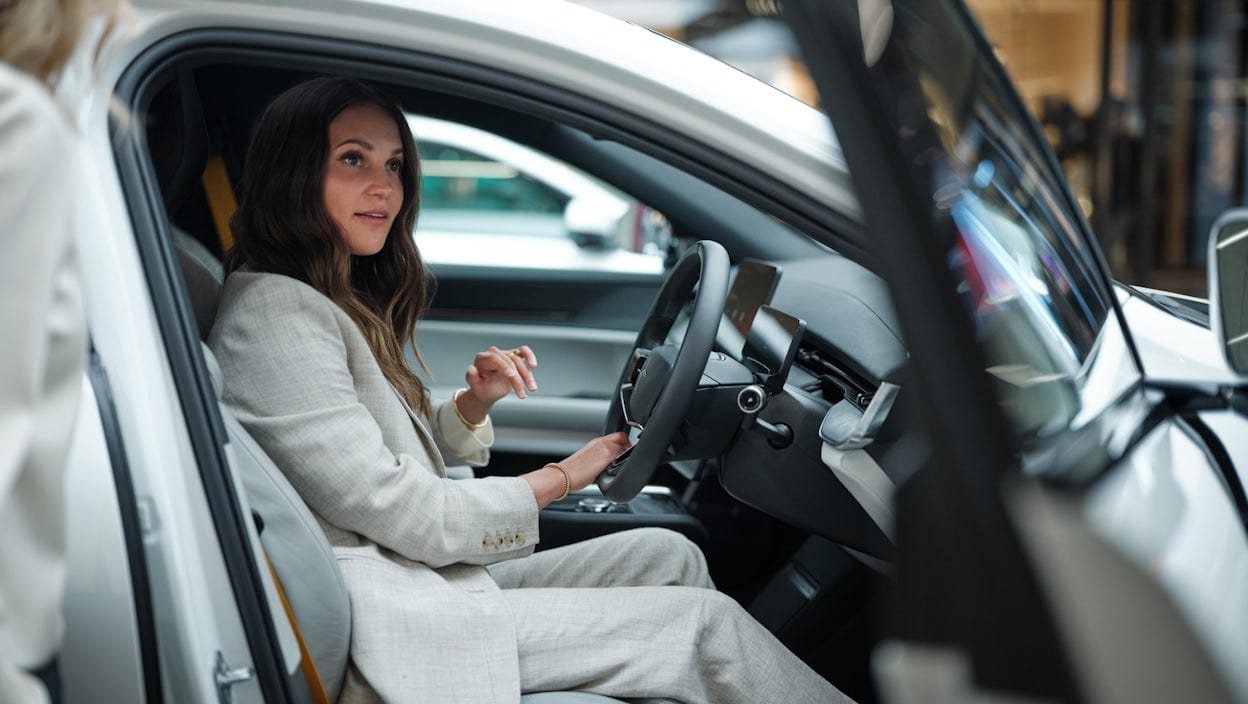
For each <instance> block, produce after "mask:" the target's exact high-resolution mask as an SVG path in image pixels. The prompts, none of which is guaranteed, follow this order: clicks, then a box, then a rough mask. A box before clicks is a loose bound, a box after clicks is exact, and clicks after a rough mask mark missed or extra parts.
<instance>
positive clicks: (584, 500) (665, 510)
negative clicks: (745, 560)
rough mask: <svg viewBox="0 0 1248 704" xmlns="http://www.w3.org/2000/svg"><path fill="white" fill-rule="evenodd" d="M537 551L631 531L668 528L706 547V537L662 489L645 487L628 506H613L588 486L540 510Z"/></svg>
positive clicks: (699, 524)
mask: <svg viewBox="0 0 1248 704" xmlns="http://www.w3.org/2000/svg"><path fill="white" fill-rule="evenodd" d="M538 522H539V524H538V530H539V531H540V533H541V542H540V543H539V544H538V550H542V549H549V548H553V547H559V546H560V545H567V544H569V543H574V542H577V541H580V540H587V539H589V538H594V537H597V536H600V535H606V534H607V533H614V532H617V531H621V530H628V529H630V528H643V527H647V526H650V527H660V528H670V529H672V530H674V531H676V532H678V533H681V534H682V535H684V536H685V537H687V538H689V539H690V540H692V541H693V542H695V543H697V544H698V545H699V546H702V547H706V544H707V542H708V539H709V534H708V533H707V531H706V526H704V525H702V521H700V520H698V519H697V518H696V517H695V516H693V515H692V514H690V513H689V511H688V510H687V509H686V508H685V504H684V502H682V501H681V500H680V497H678V496H676V494H675V493H674V492H673V491H672V490H671V489H669V488H667V487H665V486H647V487H645V488H643V489H642V490H641V493H640V494H638V495H637V496H636V498H634V499H633V500H632V501H629V502H628V503H622V504H621V503H615V502H614V501H611V500H610V499H608V498H607V497H605V496H603V495H602V492H601V491H599V490H598V487H596V486H594V485H592V484H591V485H590V486H588V487H586V488H584V489H582V490H580V491H577V492H573V493H571V494H568V495H567V496H566V497H565V498H563V499H560V500H559V501H555V502H553V503H551V504H550V505H549V506H547V507H546V508H544V509H542V511H541V513H540V514H539V516H538Z"/></svg>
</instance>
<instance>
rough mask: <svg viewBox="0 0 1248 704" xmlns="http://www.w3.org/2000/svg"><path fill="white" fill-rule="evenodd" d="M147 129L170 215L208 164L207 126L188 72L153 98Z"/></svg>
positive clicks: (179, 76)
mask: <svg viewBox="0 0 1248 704" xmlns="http://www.w3.org/2000/svg"><path fill="white" fill-rule="evenodd" d="M146 126H147V143H148V147H149V149H150V151H151V155H152V165H153V166H154V167H156V177H157V179H158V180H159V182H160V188H161V196H162V198H163V199H164V201H165V208H166V209H167V210H168V211H169V212H170V213H173V212H176V211H177V210H178V208H179V207H180V206H181V205H182V202H183V201H184V200H185V199H186V197H187V195H189V194H190V193H191V192H192V190H193V189H194V188H195V186H196V184H198V183H199V181H200V178H201V177H202V176H203V173H204V167H205V166H206V165H207V164H208V154H209V144H208V126H207V124H206V123H205V122H204V110H203V106H202V105H201V103H200V100H199V89H198V88H197V87H196V85H195V79H194V78H193V77H192V75H191V71H190V70H189V69H181V70H179V71H178V73H177V75H176V76H174V78H173V80H171V81H170V82H169V84H168V85H166V86H165V87H164V88H162V89H161V90H160V92H158V93H157V94H156V96H155V97H153V98H152V102H151V105H150V107H149V108H148V111H147V125H146Z"/></svg>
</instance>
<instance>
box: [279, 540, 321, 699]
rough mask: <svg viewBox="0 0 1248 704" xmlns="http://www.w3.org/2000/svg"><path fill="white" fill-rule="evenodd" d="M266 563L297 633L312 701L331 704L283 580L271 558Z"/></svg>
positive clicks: (283, 606)
mask: <svg viewBox="0 0 1248 704" xmlns="http://www.w3.org/2000/svg"><path fill="white" fill-rule="evenodd" d="M264 561H265V563H266V564H268V566H269V574H271V575H273V586H275V587H277V596H278V598H279V599H281V600H282V608H283V609H286V618H287V619H289V620H290V629H291V630H292V631H294V632H295V640H296V641H297V642H298V643H299V658H300V660H301V662H302V663H303V677H304V679H306V680H307V681H308V689H309V690H310V691H311V692H312V701H314V702H316V704H329V697H328V696H326V695H325V686H324V685H322V684H321V675H320V673H319V672H317V671H316V663H315V662H313V661H312V654H311V653H309V652H308V644H307V643H305V642H304V640H303V634H302V633H300V632H299V623H298V622H297V621H295V612H294V610H293V609H291V608H290V602H289V601H286V590H284V589H282V580H280V579H278V578H277V571H276V570H274V569H273V563H272V562H270V561H269V556H268V555H265V556H264Z"/></svg>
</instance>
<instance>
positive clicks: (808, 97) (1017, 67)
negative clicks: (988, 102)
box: [580, 0, 1248, 296]
mask: <svg viewBox="0 0 1248 704" xmlns="http://www.w3.org/2000/svg"><path fill="white" fill-rule="evenodd" d="M965 1H966V2H967V5H968V6H969V7H970V8H971V11H972V12H973V13H974V14H975V15H976V17H977V18H978V20H979V22H980V24H981V26H982V27H983V29H984V32H985V34H986V35H987V37H988V40H989V41H990V42H991V43H992V44H993V46H994V47H995V48H996V50H997V55H998V58H1000V59H1001V61H1002V62H1003V63H1004V64H1005V67H1006V69H1007V70H1008V71H1009V73H1010V75H1011V77H1012V78H1013V79H1014V82H1015V84H1016V85H1017V86H1018V89H1019V92H1020V93H1021V94H1022V96H1023V99H1024V100H1025V101H1026V103H1027V105H1028V106H1029V107H1030V108H1031V110H1032V111H1033V113H1034V114H1035V116H1036V118H1037V119H1038V120H1039V121H1040V124H1041V125H1042V126H1043V128H1044V130H1045V132H1046V134H1047V135H1048V137H1049V140H1050V142H1051V143H1052V144H1053V146H1054V148H1055V150H1056V151H1057V154H1058V157H1059V158H1060V159H1061V161H1062V164H1063V166H1064V167H1065V169H1066V173H1067V176H1068V177H1069V178H1070V181H1071V185H1072V187H1073V188H1074V191H1075V195H1076V197H1077V198H1078V199H1079V202H1080V204H1081V205H1082V206H1083V209H1084V212H1085V213H1086V214H1087V215H1088V218H1089V219H1090V220H1091V222H1092V225H1093V229H1094V230H1095V232H1096V233H1097V237H1098V238H1099V239H1100V240H1101V244H1102V247H1103V248H1104V250H1105V252H1106V255H1107V257H1108V258H1109V261H1110V267H1111V268H1112V269H1113V272H1114V275H1115V277H1116V278H1118V279H1120V280H1122V281H1126V282H1129V283H1135V284H1139V285H1144V286H1154V287H1158V288H1165V289H1170V290H1176V291H1183V292H1187V293H1191V294H1194V295H1199V296H1204V295H1205V293H1206V286H1205V276H1204V265H1205V247H1206V241H1207V235H1208V230H1209V226H1210V225H1211V224H1212V223H1213V220H1214V219H1215V218H1216V217H1217V216H1218V215H1219V214H1220V213H1221V212H1222V211H1223V210H1225V209H1226V208H1229V207H1235V206H1239V205H1242V204H1244V203H1246V202H1248V139H1245V133H1244V124H1245V116H1246V111H1248V80H1246V78H1248V70H1246V69H1245V61H1246V57H1248V52H1246V45H1248V36H1246V35H1245V29H1246V24H1248V22H1246V20H1245V14H1246V13H1245V7H1244V4H1243V3H1241V2H1232V1H1231V0H965ZM580 2H581V4H583V5H587V6H589V7H593V8H595V9H597V10H599V11H602V12H605V13H607V14H610V15H614V16H617V17H621V18H624V19H627V20H629V21H632V22H636V23H638V24H641V25H644V26H646V27H650V28H653V29H656V30H658V31H661V32H664V33H666V34H670V35H671V36H673V37H675V38H677V39H680V40H682V41H685V42H687V43H689V44H692V45H694V46H696V47H698V48H700V49H702V50H703V51H705V52H707V53H708V54H711V55H713V56H716V57H718V58H720V59H722V60H724V61H726V62H727V63H730V64H732V65H734V66H737V67H738V68H740V69H742V70H743V71H746V72H748V73H750V74H752V75H754V76H756V77H758V78H760V79H762V80H765V81H768V82H769V83H772V84H773V85H776V86H777V87H780V88H782V89H784V90H786V91H788V92H790V93H792V94H793V95H796V96H797V97H799V98H801V99H802V100H805V101H807V102H809V103H811V104H814V105H817V104H818V96H817V95H816V94H815V91H814V87H813V85H812V84H811V82H810V79H809V76H808V75H807V74H806V71H805V68H804V66H803V65H802V62H801V60H800V58H799V57H798V56H797V52H796V48H795V47H794V44H793V41H792V39H791V37H790V36H789V33H788V31H787V30H786V29H785V27H784V26H783V25H782V24H781V23H780V22H779V21H778V20H777V19H776V13H777V11H778V5H779V0H580Z"/></svg>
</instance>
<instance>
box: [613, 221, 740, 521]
mask: <svg viewBox="0 0 1248 704" xmlns="http://www.w3.org/2000/svg"><path fill="white" fill-rule="evenodd" d="M729 271H730V263H729V261H728V252H727V251H725V250H724V248H723V247H722V246H721V245H720V244H719V243H717V242H711V241H710V240H701V241H699V242H697V243H696V244H694V245H693V246H692V247H690V248H689V249H688V250H687V251H686V252H685V253H684V254H683V255H681V257H680V259H679V260H678V261H677V262H676V266H675V267H673V268H672V271H671V273H669V274H668V275H667V280H666V281H664V282H663V287H662V288H661V289H659V295H658V296H657V297H656V298H655V299H654V305H653V306H651V308H650V314H649V315H648V316H647V317H646V322H645V324H644V325H642V326H641V331H640V332H638V333H637V340H636V341H635V342H634V343H633V353H632V355H630V357H629V360H628V362H627V363H625V365H624V370H623V371H622V372H621V373H620V380H619V382H618V383H617V384H616V388H615V394H614V396H613V398H612V401H611V408H610V410H609V411H608V412H607V422H606V426H605V428H604V433H603V434H604V435H605V434H609V433H614V432H617V431H621V430H627V429H628V428H630V427H632V428H640V429H641V431H642V432H641V435H640V437H638V439H637V443H636V444H635V445H633V446H632V447H631V448H629V449H628V450H626V451H625V452H624V453H622V454H621V455H620V456H619V457H617V458H616V459H615V460H614V461H613V462H612V463H611V464H610V465H608V466H607V468H606V470H604V471H603V473H602V474H600V475H598V488H600V489H602V493H603V494H604V495H605V496H606V497H607V498H609V499H611V500H612V501H619V502H624V501H629V500H631V499H632V498H633V497H635V496H637V494H638V493H640V492H641V489H642V487H644V486H645V485H646V482H648V481H650V477H651V476H652V475H653V474H654V470H655V469H656V468H657V467H658V466H659V462H660V461H662V459H663V457H664V455H665V454H666V453H667V450H668V448H669V447H670V446H671V444H672V440H673V439H675V437H676V431H677V430H678V429H679V428H680V423H681V421H682V420H683V419H684V417H685V414H686V413H688V412H689V407H690V405H692V403H693V396H694V393H695V392H696V391H697V389H698V382H699V381H700V380H701V378H702V372H703V371H704V370H705V369H706V362H707V358H708V357H709V356H710V353H711V346H712V345H714V343H715V333H716V331H717V330H718V329H719V320H720V317H721V316H722V315H723V312H724V301H725V299H726V298H727V297H728V274H729ZM695 286H696V287H697V288H696V293H695V288H694V287H695ZM691 296H692V297H693V302H692V305H691V310H692V314H691V315H690V318H689V325H688V328H687V329H686V331H685V336H684V339H683V340H682V341H681V342H680V343H677V344H664V341H665V339H666V338H667V334H668V332H670V331H671V329H672V325H673V324H675V322H676V319H677V316H679V314H680V312H681V309H682V308H684V306H685V303H686V302H687V301H689V299H690V297H691Z"/></svg>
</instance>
